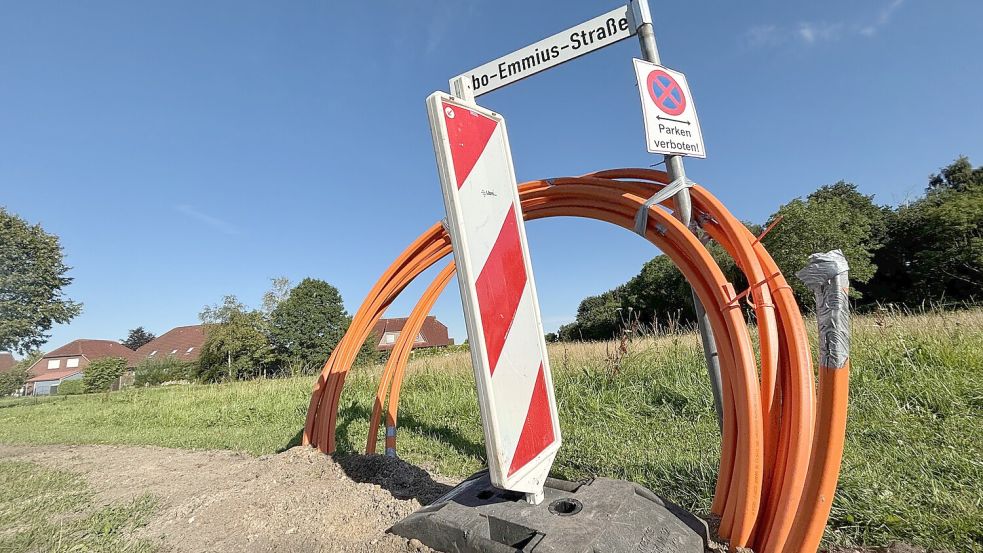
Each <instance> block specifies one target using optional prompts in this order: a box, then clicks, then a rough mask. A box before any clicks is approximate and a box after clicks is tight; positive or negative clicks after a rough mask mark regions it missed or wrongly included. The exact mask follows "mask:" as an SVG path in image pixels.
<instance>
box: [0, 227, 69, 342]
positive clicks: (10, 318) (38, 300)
mask: <svg viewBox="0 0 983 553" xmlns="http://www.w3.org/2000/svg"><path fill="white" fill-rule="evenodd" d="M68 271H69V267H68V266H66V265H65V263H64V261H63V254H62V249H61V245H60V244H59V242H58V237H57V236H54V235H52V234H48V233H46V232H45V231H44V229H42V228H41V226H40V225H29V224H28V223H27V222H26V221H24V220H23V219H21V218H20V217H18V216H16V215H14V214H12V213H9V212H7V210H6V209H4V208H2V207H0V351H17V352H19V353H26V352H27V351H30V350H33V349H36V348H38V347H40V346H42V345H43V344H44V343H45V342H46V341H47V339H48V337H49V335H48V334H47V332H48V331H49V330H50V329H51V326H52V325H53V324H55V323H67V322H68V321H70V320H72V319H73V318H75V317H76V316H77V315H78V314H79V313H81V311H82V305H81V304H79V303H76V302H74V301H72V300H70V299H68V298H66V297H65V296H64V294H63V292H62V289H63V288H64V287H66V286H68V285H69V284H71V282H72V279H71V278H69V277H66V276H65V274H66V273H67V272H68Z"/></svg>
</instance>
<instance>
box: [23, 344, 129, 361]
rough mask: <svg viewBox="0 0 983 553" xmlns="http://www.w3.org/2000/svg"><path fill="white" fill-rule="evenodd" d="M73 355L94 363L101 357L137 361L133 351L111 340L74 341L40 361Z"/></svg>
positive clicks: (49, 353)
mask: <svg viewBox="0 0 983 553" xmlns="http://www.w3.org/2000/svg"><path fill="white" fill-rule="evenodd" d="M73 355H84V356H86V357H88V358H89V361H95V360H96V359H102V358H103V357H122V358H123V359H126V360H127V361H136V360H137V356H136V352H135V351H133V350H132V349H130V348H128V347H126V346H124V345H123V344H121V343H119V342H114V341H112V340H75V341H74V342H69V343H67V344H65V345H64V346H62V347H60V348H58V349H56V350H53V351H49V352H48V353H46V354H45V355H44V357H42V359H48V358H52V357H70V356H73Z"/></svg>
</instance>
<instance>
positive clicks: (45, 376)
mask: <svg viewBox="0 0 983 553" xmlns="http://www.w3.org/2000/svg"><path fill="white" fill-rule="evenodd" d="M80 372H82V369H79V368H74V369H61V370H57V369H55V370H45V371H44V372H41V373H38V374H36V375H34V376H32V377H31V378H28V379H27V381H28V382H44V381H46V380H61V379H62V378H67V377H69V376H72V375H73V374H78V373H80Z"/></svg>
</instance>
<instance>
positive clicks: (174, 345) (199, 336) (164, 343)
mask: <svg viewBox="0 0 983 553" xmlns="http://www.w3.org/2000/svg"><path fill="white" fill-rule="evenodd" d="M204 344H205V325H190V326H179V327H175V328H172V329H171V330H168V331H167V332H165V333H164V334H162V335H160V336H158V337H157V338H154V339H153V340H151V341H149V342H147V343H146V344H144V345H142V346H140V347H139V348H137V351H136V355H137V358H138V359H139V360H140V361H142V360H144V359H147V358H148V357H150V356H151V355H153V356H154V357H168V356H170V357H174V358H176V359H180V360H182V361H194V360H196V359H198V355H199V354H200V353H201V346H202V345H204ZM155 352H156V353H155Z"/></svg>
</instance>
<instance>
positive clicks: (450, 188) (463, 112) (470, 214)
mask: <svg viewBox="0 0 983 553" xmlns="http://www.w3.org/2000/svg"><path fill="white" fill-rule="evenodd" d="M427 109H428V111H429V113H430V127H431V130H432V132H433V141H434V151H435V153H436V156H437V166H438V169H439V172H440V183H441V187H442V189H443V192H444V204H445V206H446V208H447V230H448V232H449V233H450V235H451V241H452V243H453V246H454V260H455V261H456V263H457V278H458V282H459V284H460V286H461V298H462V302H463V304H464V310H465V315H466V317H465V319H466V321H467V328H468V339H469V343H470V345H471V358H472V362H473V364H474V372H475V380H476V381H477V383H478V401H479V403H480V406H481V420H482V424H483V426H484V432H485V448H486V450H487V452H488V468H489V471H490V473H491V479H492V483H494V484H495V485H496V486H498V487H500V488H504V489H508V490H514V491H520V492H526V493H529V494H531V497H532V498H536V497H540V496H541V494H542V489H543V483H544V482H545V480H546V476H547V475H548V473H549V469H550V466H552V464H553V458H554V457H555V456H556V451H557V450H558V449H559V447H560V426H559V421H558V418H557V415H556V400H555V398H554V397H553V379H552V376H551V374H550V366H549V359H548V358H547V355H546V342H545V340H544V338H543V323H542V319H541V316H540V312H539V301H538V300H537V298H536V286H535V284H534V282H533V277H532V265H531V263H530V261H529V247H528V246H527V244H526V233H525V228H524V226H523V222H522V211H521V206H520V204H519V193H518V188H517V187H516V180H515V170H514V169H513V167H512V154H511V151H510V150H509V141H508V136H507V134H506V130H505V120H504V119H503V118H502V116H500V115H498V114H496V113H493V112H491V111H488V110H485V109H483V108H480V107H478V106H476V105H474V104H470V103H465V102H464V101H462V100H459V99H457V98H454V97H452V96H449V95H447V94H444V93H442V92H435V93H434V94H432V95H431V96H430V97H429V98H427Z"/></svg>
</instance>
